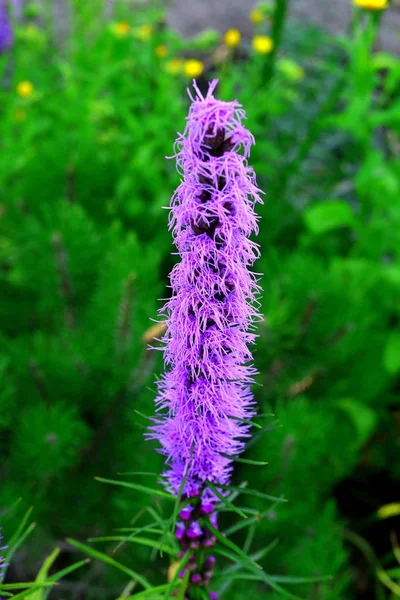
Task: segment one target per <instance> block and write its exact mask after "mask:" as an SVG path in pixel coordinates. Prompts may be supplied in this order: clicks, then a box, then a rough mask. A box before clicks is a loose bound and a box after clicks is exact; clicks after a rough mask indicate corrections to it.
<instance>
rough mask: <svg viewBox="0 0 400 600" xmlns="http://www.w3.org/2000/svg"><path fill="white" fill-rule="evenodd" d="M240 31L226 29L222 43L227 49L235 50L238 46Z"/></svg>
mask: <svg viewBox="0 0 400 600" xmlns="http://www.w3.org/2000/svg"><path fill="white" fill-rule="evenodd" d="M241 37H242V36H241V35H240V31H239V30H238V29H228V31H227V32H226V33H225V35H224V42H225V45H226V46H228V48H236V46H238V45H239V44H240V38H241Z"/></svg>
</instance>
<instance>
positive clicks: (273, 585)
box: [213, 547, 302, 600]
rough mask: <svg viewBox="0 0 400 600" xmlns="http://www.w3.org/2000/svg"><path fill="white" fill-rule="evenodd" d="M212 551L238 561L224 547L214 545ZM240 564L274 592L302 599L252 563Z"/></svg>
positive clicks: (295, 599)
mask: <svg viewBox="0 0 400 600" xmlns="http://www.w3.org/2000/svg"><path fill="white" fill-rule="evenodd" d="M213 552H215V553H217V554H221V555H222V556H226V557H227V558H230V559H231V560H232V561H234V562H237V561H238V557H237V556H236V555H235V554H234V553H232V552H229V551H227V550H225V548H218V547H215V548H213ZM241 564H242V566H243V567H244V568H245V569H250V570H251V571H252V572H253V574H254V576H255V577H258V578H259V580H260V581H263V582H264V583H266V584H267V585H269V586H270V587H271V588H272V589H273V590H275V591H276V592H279V593H280V594H281V595H282V596H284V597H285V598H290V599H291V600H302V598H299V596H295V595H294V594H291V593H290V592H287V591H286V590H285V588H283V587H281V586H280V585H278V584H277V583H276V582H275V581H273V580H271V577H270V576H269V575H267V574H266V573H265V572H264V571H261V570H258V569H257V568H255V567H254V566H253V564H251V563H250V562H244V563H241ZM255 564H257V563H255Z"/></svg>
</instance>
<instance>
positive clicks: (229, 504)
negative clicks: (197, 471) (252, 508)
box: [207, 481, 247, 519]
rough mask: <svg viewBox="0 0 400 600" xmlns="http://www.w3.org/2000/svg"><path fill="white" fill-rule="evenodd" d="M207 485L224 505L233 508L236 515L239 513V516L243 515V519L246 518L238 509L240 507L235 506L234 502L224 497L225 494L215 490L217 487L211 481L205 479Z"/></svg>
mask: <svg viewBox="0 0 400 600" xmlns="http://www.w3.org/2000/svg"><path fill="white" fill-rule="evenodd" d="M207 486H208V487H209V488H210V490H211V491H212V492H213V493H214V494H215V495H216V496H217V498H219V499H220V500H221V502H223V503H224V504H225V505H226V506H228V507H229V508H230V509H231V510H233V512H235V513H237V514H238V515H240V516H241V517H243V519H247V515H246V514H245V513H244V512H242V511H241V510H240V508H236V506H235V505H234V504H232V502H230V501H229V500H228V499H227V498H225V496H223V495H222V494H221V493H220V492H219V491H218V490H217V488H216V487H215V485H214V484H213V483H211V481H207ZM220 487H221V486H220Z"/></svg>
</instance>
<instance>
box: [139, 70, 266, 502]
mask: <svg viewBox="0 0 400 600" xmlns="http://www.w3.org/2000/svg"><path fill="white" fill-rule="evenodd" d="M193 85H194V89H195V95H194V98H192V97H191V99H192V105H191V108H190V111H189V116H188V119H187V124H186V129H185V131H184V133H183V134H182V135H180V136H179V137H178V139H177V142H176V146H175V149H176V152H177V154H176V160H177V167H178V170H179V172H180V173H182V182H181V184H180V186H179V187H178V189H177V190H176V192H175V194H174V196H173V197H172V200H171V203H170V208H171V212H170V229H171V230H172V234H173V238H174V242H175V245H176V247H177V249H178V253H179V255H180V258H181V260H180V262H179V263H178V264H177V265H176V266H175V267H174V268H173V270H172V272H171V275H170V281H171V287H172V292H173V293H172V297H171V298H170V299H169V300H168V301H167V303H166V305H165V306H164V308H163V309H162V311H161V313H162V314H163V315H166V318H167V324H168V328H167V332H166V334H165V337H164V342H165V344H166V347H165V350H164V359H165V364H166V372H165V374H164V376H163V377H162V379H161V381H159V382H158V397H157V400H156V403H157V411H158V416H157V417H156V418H155V419H154V424H153V426H152V427H151V431H150V433H149V437H150V438H156V439H158V440H159V442H160V444H161V452H162V453H163V454H165V456H166V457H167V463H168V464H169V465H170V468H169V470H168V471H167V472H166V473H165V476H166V480H167V483H168V486H169V488H170V489H172V491H173V492H174V493H175V494H177V493H178V490H179V488H180V485H181V483H182V480H183V479H185V485H184V488H183V493H184V494H185V495H186V496H188V497H191V496H192V495H193V494H194V495H199V494H202V498H203V502H204V503H207V502H209V501H213V500H215V498H214V495H213V494H212V492H211V491H210V490H207V491H205V490H206V488H207V482H208V481H211V482H213V483H214V484H215V485H218V484H228V483H229V481H230V476H231V471H232V464H231V463H232V461H231V459H230V458H229V456H237V455H238V454H240V453H241V452H242V450H243V449H244V440H245V438H247V437H248V436H249V425H248V424H247V423H246V422H245V420H248V419H251V417H252V415H253V414H254V400H253V395H252V393H251V390H250V387H251V385H252V383H253V377H254V375H255V374H256V370H255V368H254V367H253V365H252V355H251V352H250V350H249V345H250V344H252V343H253V342H254V341H255V339H256V334H255V333H254V325H255V323H256V321H258V320H259V319H260V315H259V313H258V310H257V296H258V294H259V292H260V287H259V286H258V284H257V275H256V274H255V273H253V272H251V271H250V270H249V267H251V265H252V264H253V263H254V261H255V260H256V259H257V257H258V255H259V250H258V245H257V244H255V243H254V242H253V241H250V239H249V236H250V235H251V234H252V233H254V232H255V233H257V230H258V227H257V220H258V217H257V216H256V214H255V212H254V207H255V204H256V203H257V202H261V198H260V194H261V192H260V190H259V189H258V188H257V185H256V179H255V174H254V171H253V169H252V168H251V167H250V166H249V165H248V162H247V158H248V156H249V152H250V147H251V145H252V144H253V143H254V139H253V136H252V134H251V133H250V132H249V131H248V130H247V129H245V127H244V126H243V124H242V121H243V120H244V119H245V113H244V111H243V109H242V108H241V106H240V104H239V103H238V102H237V101H233V102H222V101H220V100H217V99H216V98H214V96H213V93H214V90H215V87H216V85H217V81H213V82H212V83H211V84H210V85H209V88H208V93H207V94H206V96H205V97H203V96H202V94H201V93H200V91H199V89H198V88H197V86H196V83H194V84H193Z"/></svg>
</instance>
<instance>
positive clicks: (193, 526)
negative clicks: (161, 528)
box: [186, 521, 203, 540]
mask: <svg viewBox="0 0 400 600" xmlns="http://www.w3.org/2000/svg"><path fill="white" fill-rule="evenodd" d="M186 535H187V536H188V538H190V539H191V540H197V539H198V538H200V537H201V536H202V535H203V530H202V529H201V527H200V525H199V524H198V522H197V521H192V523H190V525H189V527H188V528H187V530H186Z"/></svg>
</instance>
